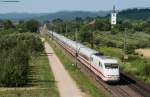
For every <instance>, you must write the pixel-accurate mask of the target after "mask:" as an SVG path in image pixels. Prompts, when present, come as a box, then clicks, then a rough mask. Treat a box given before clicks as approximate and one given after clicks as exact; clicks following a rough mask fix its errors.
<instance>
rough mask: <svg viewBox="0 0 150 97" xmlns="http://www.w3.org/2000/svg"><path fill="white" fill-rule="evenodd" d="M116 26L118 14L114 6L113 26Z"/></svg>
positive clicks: (112, 14)
mask: <svg viewBox="0 0 150 97" xmlns="http://www.w3.org/2000/svg"><path fill="white" fill-rule="evenodd" d="M116 24H117V12H116V8H115V6H114V7H113V10H112V13H111V25H112V27H113V26H114V25H116Z"/></svg>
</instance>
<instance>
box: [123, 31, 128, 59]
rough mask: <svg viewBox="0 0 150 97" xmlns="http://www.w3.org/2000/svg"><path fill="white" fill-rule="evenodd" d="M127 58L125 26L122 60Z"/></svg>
mask: <svg viewBox="0 0 150 97" xmlns="http://www.w3.org/2000/svg"><path fill="white" fill-rule="evenodd" d="M127 59H128V55H127V28H125V31H124V61H125V60H127Z"/></svg>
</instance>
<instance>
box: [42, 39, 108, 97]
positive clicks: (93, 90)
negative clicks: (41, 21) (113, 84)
mask: <svg viewBox="0 0 150 97" xmlns="http://www.w3.org/2000/svg"><path fill="white" fill-rule="evenodd" d="M45 38H46V40H47V41H48V42H49V44H50V45H51V46H52V48H53V49H54V51H55V53H56V54H57V56H58V57H59V59H60V60H61V62H62V63H63V64H64V66H65V68H66V69H67V70H68V71H69V73H70V75H71V76H72V78H73V79H74V80H75V81H76V83H77V84H78V85H79V87H80V89H81V90H82V92H84V93H86V94H88V95H89V97H105V96H104V94H103V93H102V92H101V91H100V90H99V89H98V88H97V87H96V85H95V84H94V83H93V82H92V81H91V80H90V79H89V78H88V77H87V76H85V75H84V74H82V73H81V72H80V71H79V70H78V69H77V68H76V67H75V66H72V64H73V62H72V61H71V60H69V59H68V58H67V57H66V56H65V55H64V53H63V52H62V51H61V50H60V48H58V47H56V46H55V44H54V42H52V41H50V39H49V38H48V37H45Z"/></svg>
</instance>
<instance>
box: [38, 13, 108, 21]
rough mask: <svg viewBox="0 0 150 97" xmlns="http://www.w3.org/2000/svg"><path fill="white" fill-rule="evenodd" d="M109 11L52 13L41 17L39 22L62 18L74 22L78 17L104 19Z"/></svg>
mask: <svg viewBox="0 0 150 97" xmlns="http://www.w3.org/2000/svg"><path fill="white" fill-rule="evenodd" d="M108 13H109V12H108V11H99V12H88V11H61V12H56V13H50V14H47V15H44V16H41V17H38V19H39V20H41V19H42V20H53V19H56V18H60V19H63V20H73V19H75V18H76V17H80V18H83V19H84V18H86V17H97V16H100V17H104V16H107V15H108Z"/></svg>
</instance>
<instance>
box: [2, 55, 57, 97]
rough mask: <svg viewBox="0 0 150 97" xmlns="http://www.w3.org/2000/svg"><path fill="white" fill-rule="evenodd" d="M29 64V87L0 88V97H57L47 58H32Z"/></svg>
mask: <svg viewBox="0 0 150 97" xmlns="http://www.w3.org/2000/svg"><path fill="white" fill-rule="evenodd" d="M30 64H31V65H30V66H31V67H32V70H31V76H30V78H31V82H30V85H29V86H27V87H23V88H0V97H59V93H58V91H57V87H56V86H55V80H54V76H53V73H52V72H51V71H50V68H49V62H48V59H47V56H45V55H44V56H42V55H41V56H36V57H32V58H31V60H30Z"/></svg>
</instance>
